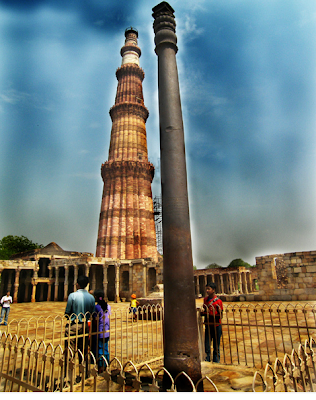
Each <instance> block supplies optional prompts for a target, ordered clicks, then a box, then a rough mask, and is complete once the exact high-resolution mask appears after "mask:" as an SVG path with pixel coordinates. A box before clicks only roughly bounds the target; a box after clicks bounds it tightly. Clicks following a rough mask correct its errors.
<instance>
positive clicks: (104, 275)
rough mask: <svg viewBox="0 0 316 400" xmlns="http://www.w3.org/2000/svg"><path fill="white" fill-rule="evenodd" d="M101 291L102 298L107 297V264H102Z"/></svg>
mask: <svg viewBox="0 0 316 400" xmlns="http://www.w3.org/2000/svg"><path fill="white" fill-rule="evenodd" d="M103 291H104V299H105V300H107V299H108V266H107V265H103Z"/></svg>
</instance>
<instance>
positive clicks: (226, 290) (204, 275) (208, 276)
mask: <svg viewBox="0 0 316 400" xmlns="http://www.w3.org/2000/svg"><path fill="white" fill-rule="evenodd" d="M194 282H195V294H196V296H197V297H199V295H202V297H204V296H206V291H205V286H206V285H207V284H209V283H211V282H213V283H215V284H216V292H217V293H218V294H229V295H231V294H235V295H237V294H248V293H251V292H253V291H254V290H255V287H254V283H253V277H252V273H251V270H249V269H247V268H245V267H238V268H229V269H228V268H225V269H224V270H223V269H222V268H210V269H200V270H195V271H194Z"/></svg>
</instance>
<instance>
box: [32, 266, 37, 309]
mask: <svg viewBox="0 0 316 400" xmlns="http://www.w3.org/2000/svg"><path fill="white" fill-rule="evenodd" d="M37 277H38V275H37V269H34V273H33V279H32V285H33V287H32V297H31V302H32V303H35V301H36V300H35V296H36V285H37V282H36V279H37Z"/></svg>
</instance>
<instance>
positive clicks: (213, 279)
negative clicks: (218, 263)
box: [211, 274, 215, 283]
mask: <svg viewBox="0 0 316 400" xmlns="http://www.w3.org/2000/svg"><path fill="white" fill-rule="evenodd" d="M211 277H212V282H213V283H215V276H214V274H211Z"/></svg>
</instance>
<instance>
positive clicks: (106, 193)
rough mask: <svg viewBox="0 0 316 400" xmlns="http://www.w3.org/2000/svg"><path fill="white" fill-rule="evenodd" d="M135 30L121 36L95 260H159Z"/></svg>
mask: <svg viewBox="0 0 316 400" xmlns="http://www.w3.org/2000/svg"><path fill="white" fill-rule="evenodd" d="M137 36H138V34H137V31H136V30H135V29H133V28H129V29H127V30H126V31H125V37H126V40H125V44H124V46H123V47H122V49H121V56H122V65H121V67H120V68H118V69H117V71H116V77H117V80H118V85H117V92H116V97H115V104H114V106H113V107H112V108H111V109H110V116H111V119H112V130H111V141H110V149H109V158H108V161H107V162H105V163H104V164H103V165H102V167H101V174H102V179H103V181H104V188H103V195H102V203H101V212H100V221H99V232H98V242H97V251H96V255H97V256H98V257H100V256H101V257H108V258H120V259H135V258H147V257H151V258H154V259H155V260H157V249H156V232H155V222H154V213H153V201H152V192H151V182H152V179H153V176H154V167H153V165H152V164H151V163H150V162H148V154H147V138H146V120H147V118H148V110H147V108H146V107H145V105H144V98H143V88H142V81H143V79H144V72H143V70H142V69H141V68H140V67H139V57H140V55H141V50H140V48H139V47H138V46H137Z"/></svg>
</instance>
